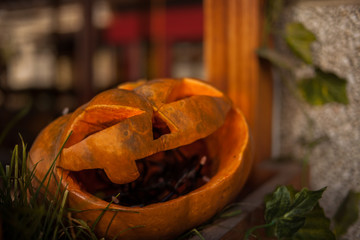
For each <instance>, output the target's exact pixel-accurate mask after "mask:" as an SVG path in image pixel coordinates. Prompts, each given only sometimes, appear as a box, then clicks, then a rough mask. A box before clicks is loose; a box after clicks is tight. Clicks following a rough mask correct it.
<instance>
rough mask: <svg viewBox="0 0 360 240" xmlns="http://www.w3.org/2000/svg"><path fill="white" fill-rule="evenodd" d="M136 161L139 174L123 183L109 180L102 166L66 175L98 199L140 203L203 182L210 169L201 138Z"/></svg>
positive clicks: (168, 196) (174, 194) (164, 197)
mask: <svg viewBox="0 0 360 240" xmlns="http://www.w3.org/2000/svg"><path fill="white" fill-rule="evenodd" d="M136 165H137V168H138V170H139V172H140V177H139V178H138V179H136V180H135V181H133V182H130V183H127V184H115V183H113V182H111V181H110V180H109V178H108V177H107V175H106V174H105V172H104V171H103V170H102V169H89V170H82V171H76V172H75V171H73V172H71V174H70V176H71V177H72V178H73V179H74V180H76V181H77V182H78V184H79V186H80V187H81V188H82V190H84V191H86V192H88V193H90V194H91V195H94V196H96V197H98V198H100V199H102V200H105V201H107V202H110V201H112V202H113V203H116V204H119V205H122V206H140V207H142V206H146V205H149V204H153V203H159V202H165V201H168V200H171V199H175V198H177V197H179V196H182V195H186V194H188V193H189V192H191V191H193V190H195V189H197V188H199V187H201V186H203V185H204V184H206V183H207V182H208V181H209V180H210V178H211V177H212V172H213V171H212V168H213V163H212V161H211V159H209V156H208V153H207V149H206V144H205V141H204V140H198V141H196V142H194V143H192V144H189V145H186V146H182V147H179V148H176V149H172V150H167V151H164V152H159V153H156V154H154V155H151V156H149V157H146V158H143V159H139V160H137V161H136ZM116 196H117V197H116Z"/></svg>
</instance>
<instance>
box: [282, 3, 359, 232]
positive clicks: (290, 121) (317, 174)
mask: <svg viewBox="0 0 360 240" xmlns="http://www.w3.org/2000/svg"><path fill="white" fill-rule="evenodd" d="M292 21H298V22H301V23H303V24H304V25H305V27H306V28H307V29H309V30H310V31H312V32H313V33H314V34H315V35H316V37H317V41H316V43H314V44H313V45H312V47H313V48H312V49H313V57H314V63H315V64H316V65H318V66H320V68H321V69H322V70H324V71H328V72H333V73H335V74H337V75H338V76H340V77H342V78H345V79H346V80H347V81H348V85H347V92H348V97H349V101H350V104H349V105H346V106H345V105H341V104H336V103H334V104H333V103H331V104H327V105H325V106H310V105H308V104H304V103H302V102H301V101H299V100H297V99H296V98H295V97H294V95H293V94H290V92H289V90H288V89H286V88H285V87H283V89H282V90H281V91H280V93H281V94H280V93H278V94H277V100H278V101H279V104H278V105H279V106H280V110H279V111H278V112H279V115H278V121H277V122H280V127H279V135H278V136H279V139H278V140H279V148H278V150H279V152H280V154H281V155H290V154H291V155H293V156H296V157H297V158H306V154H307V150H306V149H307V148H305V147H303V145H302V144H301V142H302V141H301V139H304V138H306V139H316V138H319V137H322V136H327V137H328V138H327V140H325V141H322V142H321V143H320V144H319V145H317V146H316V147H315V148H314V150H313V152H312V153H311V154H310V155H309V163H310V179H311V187H312V188H313V189H319V188H322V187H324V186H327V187H328V188H327V190H326V191H325V193H324V196H323V199H322V203H321V204H322V206H323V207H324V208H325V212H326V214H327V215H328V216H329V217H332V216H333V215H334V213H335V211H336V209H337V207H338V206H339V204H340V203H341V201H342V200H343V198H344V197H345V195H346V194H347V192H348V191H349V190H350V189H353V190H356V191H359V192H360V1H359V0H356V1H347V0H339V1H299V2H298V3H296V4H295V5H292V6H289V7H288V8H287V9H286V10H285V11H284V19H283V24H284V23H286V22H292ZM279 48H280V49H283V48H284V43H281V41H280V45H279ZM284 51H285V53H286V50H284ZM309 119H311V121H312V124H311V123H310V122H309ZM348 238H349V239H360V220H359V221H358V222H357V224H355V225H354V226H353V227H352V228H351V229H349V231H348Z"/></svg>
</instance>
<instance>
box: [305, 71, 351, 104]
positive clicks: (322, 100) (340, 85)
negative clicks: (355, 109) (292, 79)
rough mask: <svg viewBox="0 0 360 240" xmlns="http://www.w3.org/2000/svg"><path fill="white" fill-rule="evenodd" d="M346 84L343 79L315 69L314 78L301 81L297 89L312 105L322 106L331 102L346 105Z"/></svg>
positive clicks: (347, 101)
mask: <svg viewBox="0 0 360 240" xmlns="http://www.w3.org/2000/svg"><path fill="white" fill-rule="evenodd" d="M346 84H347V82H346V80H345V79H342V78H340V77H338V76H337V75H335V74H332V73H327V72H323V71H322V70H320V69H318V68H316V69H315V76H314V77H313V78H308V79H303V80H301V81H300V82H299V83H298V89H299V91H300V93H301V95H302V96H303V97H304V99H305V100H306V101H307V102H308V103H310V104H312V105H324V104H326V103H331V102H337V103H342V104H348V103H349V100H348V97H347V92H346Z"/></svg>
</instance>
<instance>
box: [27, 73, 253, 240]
mask: <svg viewBox="0 0 360 240" xmlns="http://www.w3.org/2000/svg"><path fill="white" fill-rule="evenodd" d="M200 94H203V95H200ZM128 100H131V101H128ZM118 106H119V107H118ZM93 109H95V110H94V111H93ZM124 109H125V110H124ZM96 110H99V111H96ZM116 110H118V111H122V110H124V111H122V112H123V114H119V113H115V115H116V116H114V119H115V120H114V119H112V117H111V116H104V118H105V119H101V118H102V116H103V115H109V113H111V112H116ZM202 110H203V112H202ZM154 114H156V115H157V116H160V117H161V118H162V120H165V122H166V121H168V120H169V119H170V120H171V122H166V123H167V124H168V126H169V128H170V131H171V132H170V133H169V134H164V135H162V136H161V137H160V138H158V139H154V138H153V136H152V133H151V128H152V126H151V118H152V117H153V115H154ZM122 115H123V116H122ZM182 115H184V118H185V120H186V122H184V121H183V120H182V117H181V116H182ZM84 122H85V123H84ZM95 123H96V124H97V125H96V124H95ZM172 124H173V125H172ZM179 124H183V128H181V125H179ZM92 126H95V127H92ZM129 126H130V127H129ZM138 128H139V129H138ZM71 131H72V134H71V136H70V138H69V140H68V142H67V144H66V145H65V148H64V149H63V151H62V153H61V155H60V158H59V159H58V161H57V163H56V166H57V167H56V168H55V170H54V172H55V176H56V177H57V179H60V178H62V182H61V184H62V186H63V187H65V186H66V187H67V189H68V191H69V197H68V205H69V207H71V208H74V209H78V210H89V209H104V208H106V207H107V206H108V202H105V201H103V200H101V199H99V198H97V197H96V196H94V195H92V194H90V193H88V192H86V191H84V189H83V188H82V186H81V184H79V183H78V182H77V180H75V179H74V178H73V177H72V176H71V171H79V170H83V169H91V168H103V169H104V170H105V172H106V173H107V175H108V177H109V179H110V180H111V181H114V182H117V183H126V182H131V181H133V180H135V179H136V178H137V177H138V172H137V169H136V165H133V163H134V162H135V161H136V160H137V159H139V158H141V157H146V156H149V155H151V154H154V153H157V152H160V151H165V150H168V149H173V148H176V147H179V146H182V145H186V144H189V143H191V142H193V141H195V140H198V139H203V140H204V142H205V144H206V145H207V148H208V150H209V151H208V155H209V157H210V158H211V159H212V160H213V166H214V167H213V170H212V171H213V173H214V174H213V176H212V177H211V179H210V181H209V182H208V183H206V184H205V185H203V186H202V187H200V188H197V189H196V190H194V191H192V192H190V193H188V194H186V195H183V196H180V197H178V198H175V199H172V200H169V201H166V202H161V203H155V204H150V205H147V206H144V207H124V206H121V205H117V204H111V205H110V209H118V210H124V211H121V212H114V211H107V212H106V213H105V214H104V216H103V217H102V219H101V221H100V222H99V223H98V224H97V226H96V232H97V234H98V235H99V236H101V237H103V236H104V235H105V232H106V231H107V237H109V238H110V239H111V238H113V237H114V236H118V237H119V239H172V238H174V237H176V236H178V235H179V234H181V233H183V232H184V231H186V230H188V229H191V228H193V227H196V226H198V225H200V224H201V223H203V222H205V221H206V220H208V219H209V218H211V217H212V216H213V215H214V214H215V213H216V212H218V211H219V210H221V209H222V208H223V207H224V206H226V205H227V204H228V203H229V202H231V201H232V200H233V199H234V198H235V197H236V196H237V194H238V193H239V191H240V190H241V188H242V187H243V185H244V183H245V181H246V179H247V177H248V175H249V172H250V169H251V159H250V156H249V155H250V154H249V133H248V127H247V124H246V122H245V119H244V117H243V115H242V113H241V112H240V111H239V110H238V109H236V108H234V107H231V104H230V101H229V100H228V99H227V98H226V97H225V96H223V94H222V93H221V92H219V91H218V90H216V89H214V88H213V87H211V86H210V85H208V84H206V83H204V82H201V81H198V80H194V79H180V80H174V79H160V80H155V81H150V82H148V83H144V84H142V85H141V84H137V85H133V84H125V85H122V86H120V87H119V89H113V90H109V91H106V92H104V93H101V94H100V95H98V96H96V97H95V98H94V99H93V100H92V101H90V103H88V104H87V105H84V106H82V107H80V108H79V109H78V110H76V111H75V112H74V113H73V114H70V115H66V116H63V117H60V118H58V119H57V120H55V121H54V122H52V123H51V124H50V125H49V126H47V127H46V128H45V129H44V130H43V131H42V132H41V133H40V134H39V136H38V137H37V139H36V141H35V142H34V144H33V146H32V148H31V150H30V154H29V161H28V162H29V167H33V166H34V165H35V164H36V163H37V164H38V165H37V168H36V169H37V170H36V177H37V178H38V179H42V178H43V177H44V175H45V173H46V171H47V169H49V167H50V166H51V163H52V161H53V160H54V159H55V157H56V155H57V153H58V152H59V150H60V148H61V146H62V144H63V143H64V141H65V139H66V138H67V136H68V135H69V133H70V132H71ZM126 131H127V133H126V134H124V132H126ZM117 134H118V135H119V134H120V135H121V134H123V136H120V137H119V136H118V137H116V136H115V137H114V136H112V135H117ZM132 134H133V135H136V134H140V137H134V138H133V139H132V140H131V141H129V140H128V136H129V135H132ZM125 135H126V136H125ZM108 138H111V139H110V140H111V141H112V142H113V141H116V140H119V141H123V143H115V147H110V150H109V149H108V150H103V148H104V147H106V146H107V145H106V144H109V143H108V142H109V141H107V139H108ZM94 139H95V140H94ZM141 140H143V141H142V142H141ZM129 144H136V146H134V147H130V148H129ZM117 148H118V149H121V150H117ZM114 149H115V150H114ZM98 151H99V152H100V153H99V152H98ZM112 154H114V155H115V157H114V156H112ZM119 157H127V158H128V159H126V160H124V161H123V160H120V163H119V162H118V161H119ZM99 158H101V161H100V162H99V163H93V162H94V161H95V160H97V159H99ZM89 159H91V160H89ZM41 160H42V161H41ZM121 161H123V162H121ZM134 166H135V168H134ZM107 168H108V169H110V171H107V170H106V169H107ZM111 171H112V172H111ZM109 172H110V174H109ZM116 172H119V176H117V175H116ZM114 173H115V174H114ZM109 175H110V176H109ZM111 175H112V176H111ZM50 190H51V191H53V192H55V190H56V181H55V180H54V181H52V182H51V186H50ZM100 213H101V210H93V211H83V212H80V213H77V214H76V217H78V218H81V219H83V220H85V221H86V222H88V224H89V225H90V226H91V224H92V223H93V222H94V221H95V219H96V218H97V217H98V216H99V214H100ZM114 214H116V216H115V217H114V218H113V215H114ZM111 221H112V223H111V225H110V227H109V228H108V226H109V223H110V222H111Z"/></svg>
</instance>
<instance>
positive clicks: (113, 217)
mask: <svg viewBox="0 0 360 240" xmlns="http://www.w3.org/2000/svg"><path fill="white" fill-rule="evenodd" d="M117 214H118V212H114V215H113V216H112V218H111V220H110V222H109V224H108V226H107V228H106V231H105V238H107V235H108V232H109V229H110V226H111V224H112V222H113V221H114V219H115V217H116V215H117Z"/></svg>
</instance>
